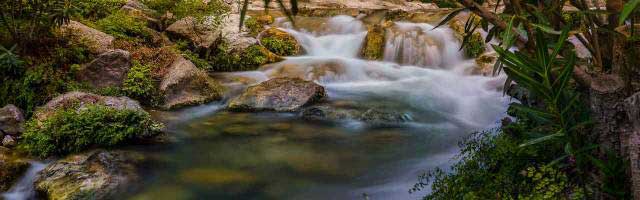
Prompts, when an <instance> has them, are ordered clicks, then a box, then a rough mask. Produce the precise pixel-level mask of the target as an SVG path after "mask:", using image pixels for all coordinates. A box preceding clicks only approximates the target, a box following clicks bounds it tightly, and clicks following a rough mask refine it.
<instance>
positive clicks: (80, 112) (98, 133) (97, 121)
mask: <svg viewBox="0 0 640 200" xmlns="http://www.w3.org/2000/svg"><path fill="white" fill-rule="evenodd" d="M159 126H161V125H160V124H157V123H155V122H153V121H152V120H151V117H150V116H149V114H148V113H146V112H141V111H136V110H117V109H115V108H111V107H107V106H102V105H89V106H86V107H82V108H71V109H64V110H58V111H56V112H55V113H54V114H53V115H52V116H50V117H48V118H47V119H45V120H44V121H37V120H36V119H31V120H30V121H29V122H27V125H26V129H25V130H26V131H25V133H24V134H23V135H22V137H23V139H22V140H21V143H20V146H19V148H20V149H21V150H23V151H26V152H28V153H30V154H32V155H35V156H40V157H47V156H51V155H65V154H68V153H75V152H80V151H83V150H86V149H88V148H91V147H112V146H115V145H121V144H125V143H128V142H131V141H133V140H134V139H137V138H142V137H148V136H151V135H153V134H155V133H156V132H157V130H158V128H159Z"/></svg>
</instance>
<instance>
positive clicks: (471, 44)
mask: <svg viewBox="0 0 640 200" xmlns="http://www.w3.org/2000/svg"><path fill="white" fill-rule="evenodd" d="M484 51H485V44H484V39H483V38H482V35H480V33H478V32H474V33H472V34H471V36H469V41H467V45H464V53H465V55H466V56H467V57H469V58H476V57H478V56H480V55H481V54H482V53H484Z"/></svg>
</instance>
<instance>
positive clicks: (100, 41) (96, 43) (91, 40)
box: [60, 21, 115, 54]
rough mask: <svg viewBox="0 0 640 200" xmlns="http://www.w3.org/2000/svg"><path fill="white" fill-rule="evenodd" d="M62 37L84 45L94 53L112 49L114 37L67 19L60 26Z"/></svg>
mask: <svg viewBox="0 0 640 200" xmlns="http://www.w3.org/2000/svg"><path fill="white" fill-rule="evenodd" d="M60 28H61V29H60V30H61V33H62V34H63V36H64V37H67V38H69V39H70V40H71V41H73V42H74V43H76V44H83V45H86V47H87V49H88V50H89V51H90V52H91V53H94V54H101V53H104V52H107V51H108V50H110V49H112V47H113V41H114V40H115V38H114V37H113V36H111V35H109V34H106V33H103V32H101V31H99V30H96V29H94V28H91V27H88V26H86V25H84V24H82V23H80V22H77V21H69V23H66V24H64V25H62V27H60Z"/></svg>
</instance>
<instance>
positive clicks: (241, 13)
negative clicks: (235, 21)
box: [238, 0, 268, 31]
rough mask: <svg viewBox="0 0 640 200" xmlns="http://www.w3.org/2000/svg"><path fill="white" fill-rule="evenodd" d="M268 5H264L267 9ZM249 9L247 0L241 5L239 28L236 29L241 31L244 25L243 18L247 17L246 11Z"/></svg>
mask: <svg viewBox="0 0 640 200" xmlns="http://www.w3.org/2000/svg"><path fill="white" fill-rule="evenodd" d="M267 6H268V5H265V7H267ZM248 9H249V0H244V2H243V3H242V10H240V27H238V29H239V30H240V31H242V26H243V24H244V18H245V17H247V10H248Z"/></svg>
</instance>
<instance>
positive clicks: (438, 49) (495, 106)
mask: <svg viewBox="0 0 640 200" xmlns="http://www.w3.org/2000/svg"><path fill="white" fill-rule="evenodd" d="M322 20H323V21H322V23H318V24H317V25H315V24H314V25H312V26H309V27H311V28H309V29H306V30H305V29H302V28H294V27H292V26H291V25H290V24H289V23H286V22H282V20H279V21H280V22H278V23H277V24H279V25H278V27H279V28H281V29H283V30H285V31H287V32H289V33H291V34H292V35H293V36H294V37H295V38H296V39H297V40H298V41H299V43H300V44H301V46H302V47H303V48H304V50H305V55H302V56H295V57H287V58H286V60H285V61H282V62H279V63H274V64H271V65H267V66H263V67H261V68H260V69H259V70H256V71H250V72H234V73H220V74H216V75H215V76H216V77H218V78H220V79H221V80H222V79H228V80H231V81H229V82H228V83H227V85H228V86H231V87H232V88H236V89H242V88H243V87H246V86H247V85H250V84H256V83H258V82H261V81H265V80H268V79H270V78H273V77H283V76H285V77H299V78H303V79H307V80H313V81H315V82H317V83H319V84H321V85H323V86H324V87H325V88H326V89H327V91H328V93H329V100H328V101H329V102H327V103H326V105H322V106H332V109H344V108H348V109H364V110H365V111H369V110H371V109H379V110H383V111H387V110H391V111H394V112H400V113H402V114H403V116H406V117H405V118H404V119H407V120H409V122H398V124H395V125H394V126H375V125H370V126H369V125H368V124H366V123H365V122H355V123H356V124H365V125H363V126H351V125H352V124H354V123H352V122H353V121H357V120H358V119H345V120H341V121H340V122H335V123H334V122H319V121H308V120H304V119H301V118H300V117H298V116H297V115H295V114H282V113H231V112H225V111H224V110H221V109H220V108H222V107H223V106H224V105H222V104H221V103H220V102H218V103H213V104H210V105H204V106H199V107H193V108H187V109H184V110H182V111H177V112H168V113H163V112H158V113H155V112H153V113H155V114H154V115H161V116H157V117H158V118H160V119H164V120H168V121H170V122H171V123H168V127H167V131H168V132H170V133H171V134H170V135H172V136H175V137H177V139H176V142H175V144H172V145H166V144H162V145H160V147H156V148H154V147H150V146H148V145H146V146H142V147H140V148H136V147H132V149H131V150H134V151H140V152H142V153H143V154H145V155H148V157H151V158H153V159H155V160H154V161H149V162H150V163H151V164H150V166H147V167H144V169H146V170H147V171H145V173H144V176H143V177H142V178H143V180H142V181H141V182H143V184H142V185H144V186H143V187H142V189H141V190H137V191H134V192H132V193H131V194H126V195H124V196H126V197H130V199H159V200H162V199H363V197H370V198H371V199H417V198H420V197H421V196H422V195H424V192H428V191H423V193H413V194H409V193H407V191H408V190H409V189H410V188H411V187H412V186H413V185H414V184H415V183H416V181H417V177H418V176H419V175H420V174H421V172H423V170H428V169H433V168H434V167H447V166H449V165H450V164H451V158H452V157H453V155H455V154H456V153H457V151H458V150H457V148H456V144H457V142H458V141H460V138H461V137H464V136H466V135H468V134H469V133H471V132H473V131H477V130H482V129H485V128H488V127H493V126H495V122H496V121H498V120H499V118H500V117H502V116H503V115H504V113H505V111H506V107H507V106H506V103H507V101H508V99H506V98H505V97H503V95H502V92H501V91H500V86H501V85H502V84H501V83H502V81H503V80H504V77H484V76H471V75H467V73H466V72H467V71H468V69H470V68H472V67H474V66H475V63H474V61H473V60H465V59H464V58H463V56H462V55H461V53H460V52H459V51H458V48H459V43H458V41H456V40H455V38H453V34H452V33H451V30H449V29H448V28H437V29H433V26H432V25H429V24H415V23H406V22H396V23H394V24H392V25H391V26H389V27H387V28H386V38H387V41H386V47H385V49H384V59H383V61H372V60H364V59H361V58H360V57H359V54H360V51H361V48H362V44H363V42H364V39H365V37H366V35H367V29H366V25H365V24H363V22H361V21H360V20H358V19H356V18H353V17H348V16H337V17H332V18H329V19H322ZM227 95H228V97H229V98H233V96H234V95H237V92H233V90H232V92H229V93H228V94H227ZM345 122H346V123H345ZM345 124H346V125H348V126H344V125H345ZM353 127H355V128H353ZM238 135H240V136H239V137H238ZM242 136H248V137H242ZM167 146H170V147H169V148H167ZM42 168H44V164H42V163H32V167H31V168H30V169H29V171H28V172H27V175H26V176H25V177H23V178H22V179H21V180H20V181H19V183H18V184H17V185H15V186H14V187H13V188H12V189H11V191H9V192H7V193H5V194H3V196H2V197H4V198H6V199H29V198H30V197H32V196H33V189H32V185H33V179H34V177H35V175H36V173H37V171H39V170H41V169H42ZM123 199H129V198H123Z"/></svg>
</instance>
